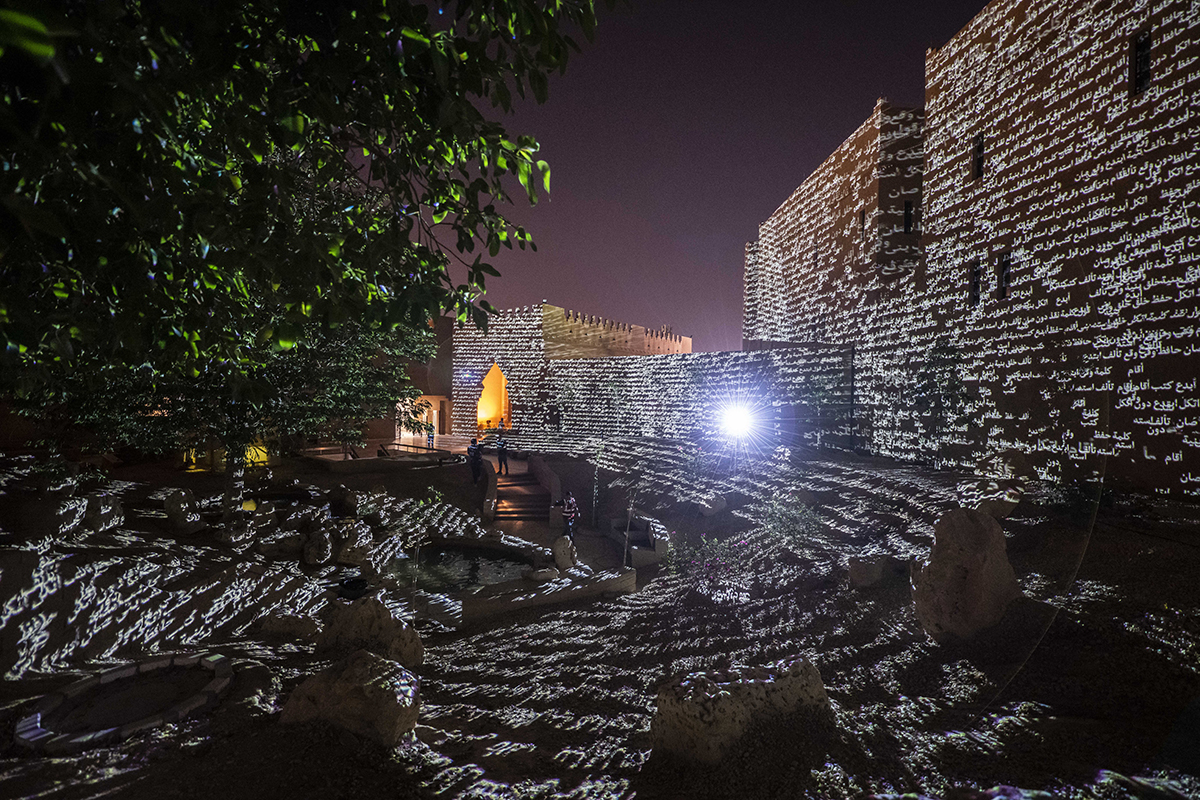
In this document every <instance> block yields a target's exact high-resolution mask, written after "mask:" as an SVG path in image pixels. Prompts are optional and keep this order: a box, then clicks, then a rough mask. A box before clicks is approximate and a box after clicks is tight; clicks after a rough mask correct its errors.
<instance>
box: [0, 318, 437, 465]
mask: <svg viewBox="0 0 1200 800" xmlns="http://www.w3.org/2000/svg"><path fill="white" fill-rule="evenodd" d="M313 328H314V329H313V330H310V331H306V332H305V335H303V336H302V337H301V338H300V340H299V342H298V343H297V345H296V347H295V348H294V349H293V350H291V351H290V352H268V353H266V354H265V355H264V356H263V357H262V359H261V363H258V364H256V365H255V366H254V367H253V368H252V369H251V370H250V371H249V372H248V373H245V372H243V371H240V370H237V369H234V368H233V367H232V366H231V365H228V364H221V363H210V364H208V365H207V366H206V368H205V369H204V370H203V371H201V372H200V374H199V375H196V376H186V377H182V376H181V377H170V376H167V377H164V376H162V375H158V374H156V373H155V372H154V371H153V369H151V368H150V367H148V366H144V367H138V368H132V369H131V368H128V367H121V366H112V365H105V364H84V365H82V368H81V369H78V370H71V371H64V372H63V373H62V374H56V375H55V380H54V381H52V382H51V383H49V384H46V385H44V386H43V387H42V388H41V389H40V390H39V391H36V392H33V393H32V394H30V395H26V396H24V397H21V398H19V399H18V401H17V402H18V408H19V410H21V411H23V412H25V413H27V414H29V415H31V416H35V417H37V418H39V419H40V420H42V421H43V422H44V423H48V427H49V430H48V431H47V433H48V435H49V436H50V437H51V438H55V439H59V440H62V441H67V440H78V437H77V436H76V433H77V428H83V429H85V430H86V431H88V432H89V435H88V437H87V438H85V439H84V440H83V441H84V442H85V443H86V445H87V447H88V448H89V449H94V450H98V451H105V450H110V449H116V448H117V447H121V446H131V447H134V448H135V449H137V450H139V451H141V452H145V453H164V452H168V451H172V450H193V449H195V450H204V449H207V447H209V446H210V445H211V444H212V443H213V442H214V441H216V442H219V443H220V444H221V445H222V446H223V447H224V448H225V449H226V451H227V453H228V455H229V458H230V459H231V460H233V461H240V460H241V458H242V454H243V453H244V451H245V450H246V448H247V447H249V446H250V445H251V444H253V443H255V442H256V441H264V442H265V443H266V444H269V445H271V446H273V447H278V446H279V445H280V443H281V441H283V440H285V439H286V438H288V437H301V438H308V437H312V436H320V437H322V438H326V439H332V440H334V441H338V442H343V443H346V444H357V443H361V441H362V436H363V430H364V427H365V425H366V422H367V421H368V420H371V419H378V418H382V417H386V416H389V415H390V414H391V413H393V411H394V410H395V409H396V403H397V400H410V401H411V400H414V399H415V398H416V397H417V396H419V394H420V392H419V391H418V390H417V389H416V388H415V387H413V385H412V384H411V383H410V382H409V380H408V374H407V366H406V365H407V362H408V359H410V358H417V359H424V358H428V357H429V356H430V355H431V354H432V350H433V337H432V336H430V335H428V334H427V333H419V332H412V331H409V330H407V329H403V328H402V329H398V330H397V331H395V332H392V333H387V334H385V333H382V332H380V331H378V330H370V329H366V328H363V327H362V326H360V325H357V324H354V323H348V324H345V325H342V326H340V327H338V328H337V329H332V330H321V329H320V328H319V327H318V326H316V325H315V324H313ZM405 409H407V413H408V414H409V416H408V418H406V419H401V423H402V424H406V426H407V427H409V428H414V427H416V425H417V424H418V423H417V422H416V420H415V419H414V418H413V417H412V412H413V411H414V410H415V407H412V406H411V404H403V405H402V407H401V409H400V411H399V412H398V413H401V414H404V413H405Z"/></svg>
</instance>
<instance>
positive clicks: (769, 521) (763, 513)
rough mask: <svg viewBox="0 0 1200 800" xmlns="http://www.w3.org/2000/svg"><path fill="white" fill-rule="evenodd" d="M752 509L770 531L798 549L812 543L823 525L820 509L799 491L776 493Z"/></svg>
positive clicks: (759, 520)
mask: <svg viewBox="0 0 1200 800" xmlns="http://www.w3.org/2000/svg"><path fill="white" fill-rule="evenodd" d="M751 511H752V513H753V514H754V518H755V519H756V520H757V521H758V522H759V524H761V525H762V527H763V528H764V529H765V530H766V531H767V532H768V533H770V534H773V535H774V536H775V537H777V538H778V539H779V540H780V543H781V544H783V545H784V546H786V547H788V548H789V549H790V550H794V551H797V552H799V551H800V550H802V549H804V548H805V547H806V546H807V545H810V544H812V541H813V539H814V538H816V537H817V536H818V535H819V534H820V533H821V530H822V528H823V525H822V524H821V521H820V519H819V518H818V517H817V515H816V513H814V512H813V510H812V508H810V507H809V505H808V504H807V503H806V502H805V500H804V499H802V497H801V496H800V495H798V494H795V493H791V494H785V495H779V496H776V497H773V498H771V499H770V500H767V501H766V502H763V503H759V504H758V505H756V506H754V507H753V508H752V509H751Z"/></svg>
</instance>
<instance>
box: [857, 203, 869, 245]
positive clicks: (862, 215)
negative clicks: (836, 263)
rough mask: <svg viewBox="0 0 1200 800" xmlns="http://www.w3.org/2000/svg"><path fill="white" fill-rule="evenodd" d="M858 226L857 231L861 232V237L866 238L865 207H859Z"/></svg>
mask: <svg viewBox="0 0 1200 800" xmlns="http://www.w3.org/2000/svg"><path fill="white" fill-rule="evenodd" d="M858 227H859V231H860V232H861V234H862V238H863V239H866V238H867V210H866V209H865V208H863V209H859V212H858Z"/></svg>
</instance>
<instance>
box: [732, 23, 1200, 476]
mask: <svg viewBox="0 0 1200 800" xmlns="http://www.w3.org/2000/svg"><path fill="white" fill-rule="evenodd" d="M1143 30H1149V31H1150V34H1151V38H1152V50H1151V57H1152V61H1153V69H1152V80H1151V81H1150V83H1149V85H1148V86H1147V87H1146V88H1145V90H1144V91H1142V92H1140V93H1135V92H1132V91H1131V90H1130V84H1129V74H1130V73H1129V61H1128V59H1129V53H1130V41H1131V37H1134V36H1135V35H1137V34H1138V33H1139V32H1140V31H1143ZM1198 94H1200V7H1198V6H1197V5H1196V4H1195V3H1173V2H1165V0H1137V1H1134V0H1126V1H1125V2H1118V3H1112V4H1107V5H1104V6H1100V7H1094V6H1093V5H1091V4H1083V3H1055V2H1049V1H1048V0H1041V1H1040V2H1033V3H1029V2H1016V1H1015V0H999V1H998V2H993V3H991V4H989V5H988V6H987V7H986V8H985V9H984V10H983V11H982V12H981V13H980V14H979V15H978V16H976V17H975V19H974V20H972V21H971V22H970V23H969V24H968V25H967V26H966V27H965V28H964V29H963V30H962V31H961V32H960V33H959V34H958V35H957V36H955V37H954V38H953V39H952V40H951V41H950V42H949V43H947V44H946V45H944V46H943V47H941V48H938V49H935V50H931V51H929V53H928V54H927V57H926V102H927V105H926V108H925V110H924V114H923V119H922V112H920V111H916V110H906V109H898V108H895V107H893V106H891V105H890V104H888V103H887V102H886V101H881V102H880V103H879V104H878V105H877V106H876V109H875V112H874V114H873V115H872V116H871V118H870V119H869V120H868V121H867V122H866V123H864V125H863V126H862V127H861V128H860V129H859V130H858V131H856V132H855V133H854V134H853V135H852V136H851V137H850V138H849V139H847V140H846V142H844V143H843V144H842V145H841V146H840V147H839V148H838V149H837V150H836V151H835V152H834V154H833V155H831V156H830V158H829V159H827V160H826V162H825V163H824V164H822V165H821V166H820V167H819V168H818V169H817V170H816V171H815V172H814V173H813V174H812V176H810V177H809V178H808V179H807V180H806V181H805V182H804V183H803V184H802V185H801V186H800V188H799V189H797V191H796V192H795V193H794V194H793V195H792V197H790V198H789V199H788V200H787V201H786V202H785V203H784V204H783V205H782V206H781V207H780V208H779V210H777V211H776V212H775V214H773V215H772V216H771V217H770V218H769V219H768V220H767V221H766V222H764V223H763V225H762V226H761V227H760V230H759V236H758V238H757V239H756V240H755V241H754V242H751V243H750V244H749V245H747V248H746V278H745V311H744V338H745V339H746V340H747V344H748V346H749V347H756V346H761V344H762V343H765V342H793V343H794V342H807V341H820V342H827V343H834V344H841V345H847V346H849V345H853V346H854V347H855V353H854V384H853V385H854V392H855V398H854V399H855V405H856V408H855V416H856V420H857V422H858V429H857V434H858V439H859V446H861V447H864V448H866V449H868V450H869V451H871V452H873V453H877V454H881V455H887V456H892V457H898V458H904V459H920V460H925V461H930V460H932V461H934V462H936V463H941V464H960V465H966V464H970V463H972V462H974V461H975V460H977V459H978V458H979V457H980V456H982V455H984V454H985V453H987V452H990V451H996V450H1003V449H1007V448H1016V449H1019V450H1022V451H1024V452H1026V453H1028V454H1030V455H1031V457H1032V460H1033V463H1034V465H1035V466H1036V468H1037V469H1038V471H1039V473H1040V474H1041V476H1042V477H1046V478H1058V477H1089V476H1093V475H1100V474H1104V475H1105V476H1106V477H1107V478H1108V479H1113V478H1116V479H1118V480H1121V481H1125V482H1128V483H1129V484H1133V485H1136V486H1141V487H1143V488H1153V489H1155V490H1157V491H1159V492H1163V493H1178V494H1182V495H1192V496H1195V495H1198V494H1200V399H1198V398H1200V394H1198V393H1197V391H1196V388H1197V385H1196V376H1197V375H1198V374H1200V336H1198V333H1197V322H1198V321H1200V303H1198V300H1197V289H1198V288H1200V246H1198V242H1200V237H1198V236H1197V234H1198V231H1200V228H1198V223H1197V221H1198V220H1200V193H1198V189H1200V180H1197V179H1196V178H1195V175H1196V174H1198V173H1200V169H1198V168H1200V101H1198ZM922 156H923V158H924V176H923V178H922V177H921V174H920V173H921V169H922ZM877 186H878V187H879V190H878V193H877V192H876V187H877ZM876 197H878V198H879V204H880V205H879V207H878V208H876V207H875V206H873V205H872V203H873V201H874V200H875V198H876ZM914 200H915V201H917V204H916V206H915V208H916V209H918V210H919V209H921V208H923V210H924V213H923V215H921V214H919V213H918V215H917V218H916V220H915V225H916V227H917V228H918V229H920V231H921V234H922V237H921V239H920V242H921V244H922V245H923V247H924V260H922V258H921V256H920V253H919V251H913V250H911V249H908V248H909V247H910V245H911V243H912V242H913V241H914V240H905V239H904V238H903V237H904V234H903V233H902V231H903V229H904V227H905V226H904V222H905V221H907V220H906V219H904V220H902V218H903V217H905V216H906V215H904V213H903V211H899V210H898V209H899V207H900V206H901V205H902V204H903V203H905V202H909V203H911V202H913V201H914ZM897 220H901V222H897ZM974 265H978V271H977V272H976V275H978V277H979V279H980V281H979V282H980V286H979V302H978V303H977V304H972V303H971V302H970V299H971V298H970V294H971V277H972V267H973V266H974ZM931 354H934V355H937V354H941V355H940V356H939V358H940V366H939V367H937V369H941V370H942V372H943V375H944V377H945V378H946V381H943V382H942V384H941V388H942V389H943V390H944V392H943V395H945V396H943V397H942V398H941V399H943V400H945V399H948V394H949V393H952V390H953V388H954V386H955V385H956V382H957V385H961V389H962V392H961V395H960V396H959V398H958V402H957V403H951V404H948V406H949V407H948V406H947V404H943V411H944V413H943V414H942V415H941V417H940V418H938V417H937V416H936V415H934V414H932V413H931V411H930V405H931V404H930V403H929V402H927V401H928V397H927V396H923V392H922V391H921V389H922V387H923V386H924V387H928V386H929V385H932V384H936V383H937V382H936V381H933V382H932V383H931V381H930V380H929V378H930V375H931V374H932V373H934V372H936V371H937V370H936V369H935V368H934V367H932V366H931V363H932V362H934V361H935V360H937V359H935V358H933V357H931ZM936 399H938V398H935V400H936ZM950 399H952V398H950ZM959 404H961V405H960V407H955V406H958V405H959ZM932 405H934V406H936V405H937V404H936V403H934V404H932Z"/></svg>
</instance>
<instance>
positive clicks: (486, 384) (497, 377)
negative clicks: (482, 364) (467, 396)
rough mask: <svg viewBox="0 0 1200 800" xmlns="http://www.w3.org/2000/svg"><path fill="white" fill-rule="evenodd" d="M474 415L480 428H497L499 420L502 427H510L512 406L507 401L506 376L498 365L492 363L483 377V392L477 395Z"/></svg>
mask: <svg viewBox="0 0 1200 800" xmlns="http://www.w3.org/2000/svg"><path fill="white" fill-rule="evenodd" d="M475 417H476V420H477V424H478V425H479V427H480V428H485V429H486V428H497V427H499V426H500V421H501V420H503V421H504V427H506V428H510V427H512V406H510V405H509V401H508V378H506V377H504V373H503V372H501V371H500V367H499V366H498V365H496V364H492V368H491V369H490V370H488V374H487V375H485V376H484V378H483V392H482V393H481V394H480V395H479V405H478V406H477V408H476V412H475Z"/></svg>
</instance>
